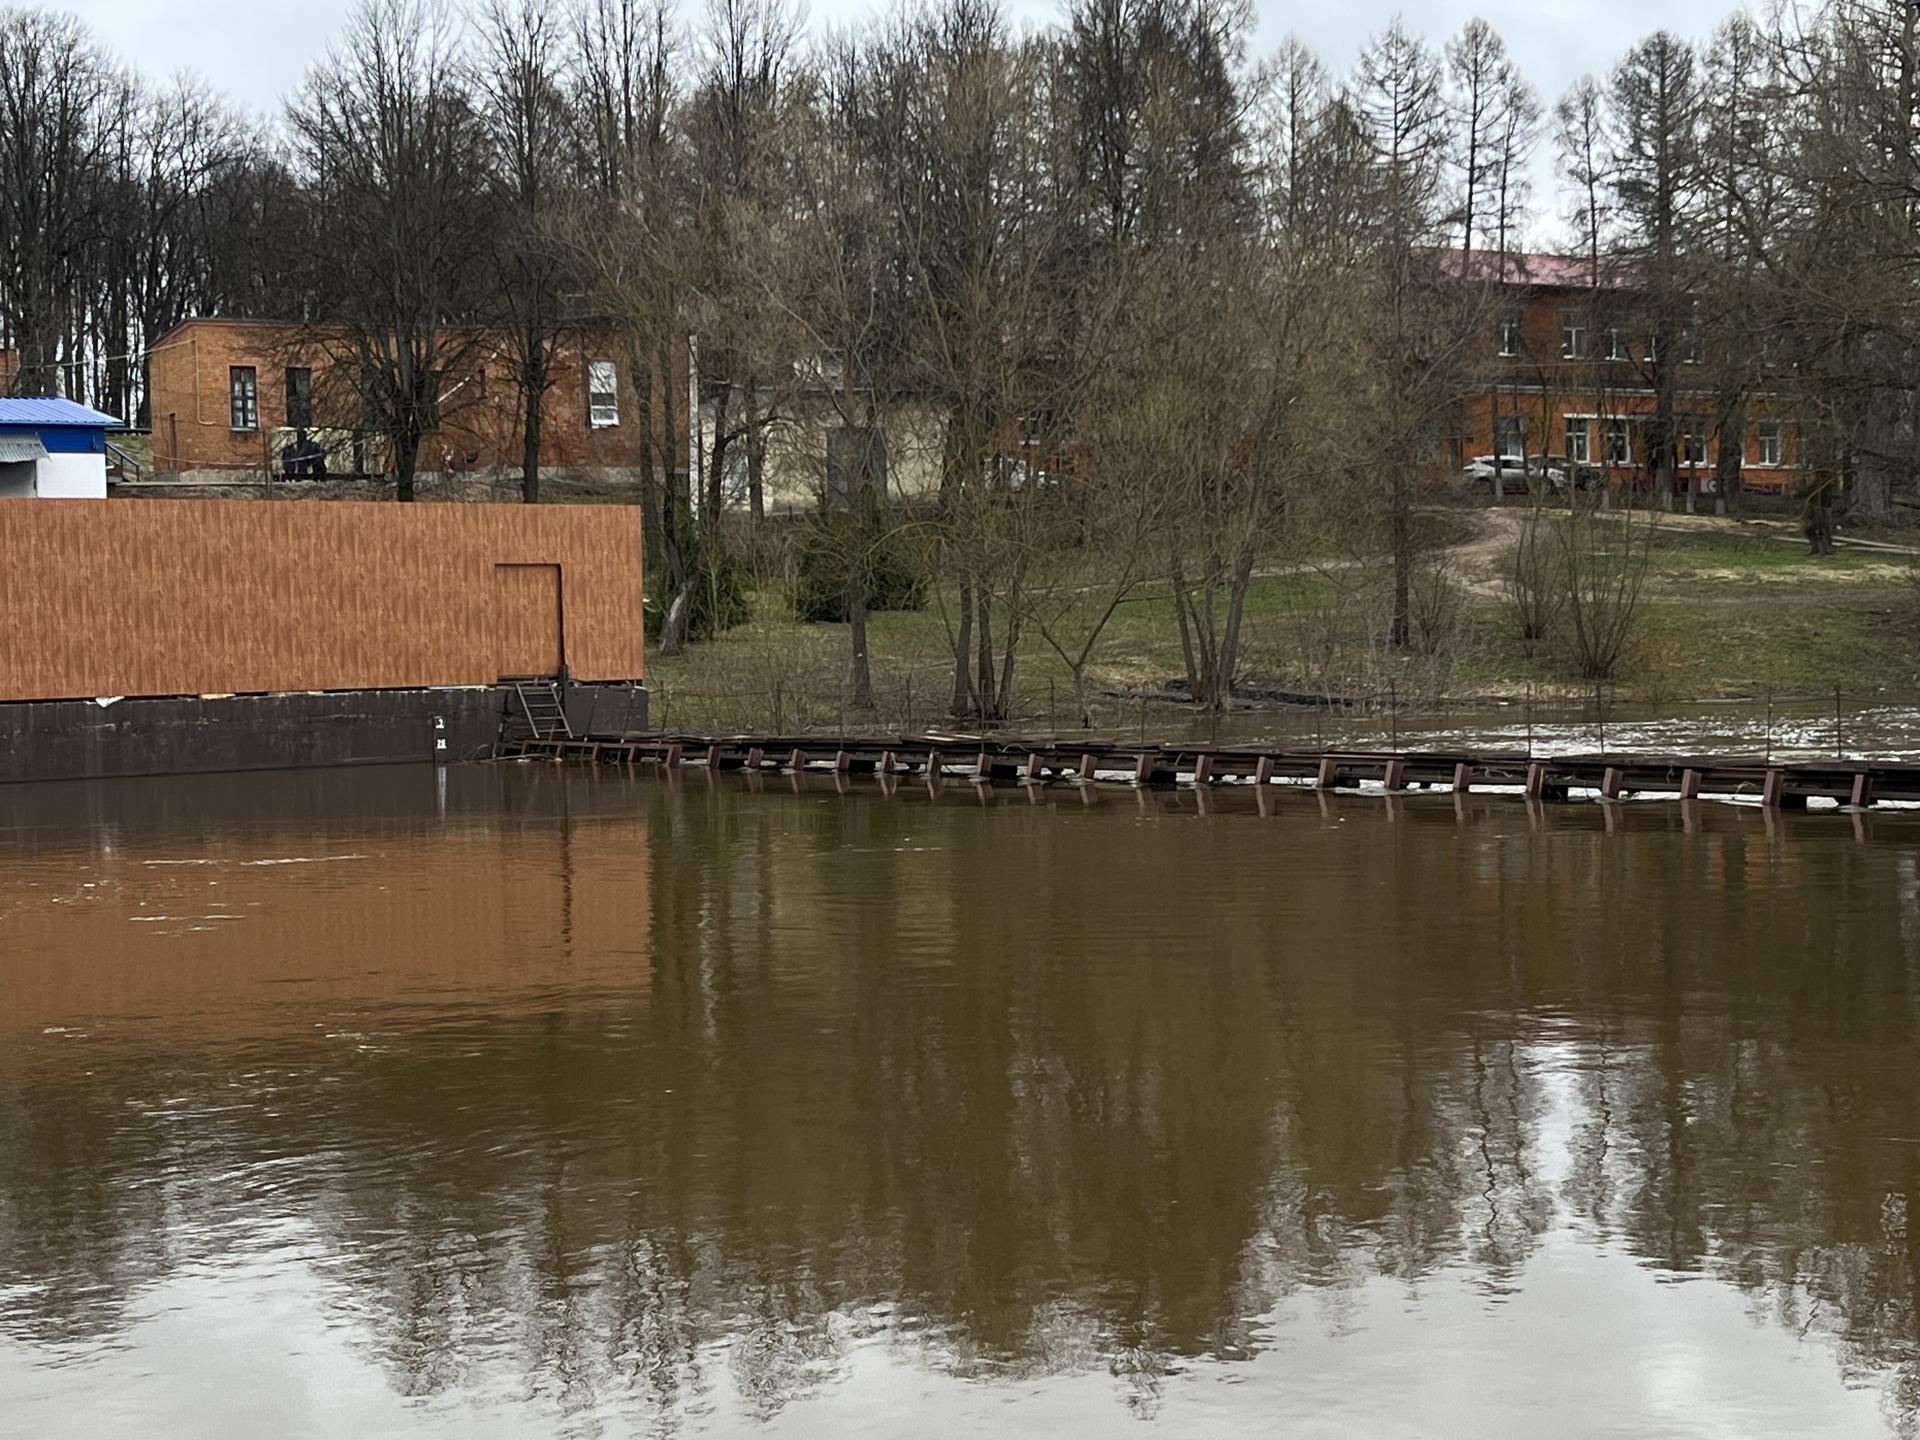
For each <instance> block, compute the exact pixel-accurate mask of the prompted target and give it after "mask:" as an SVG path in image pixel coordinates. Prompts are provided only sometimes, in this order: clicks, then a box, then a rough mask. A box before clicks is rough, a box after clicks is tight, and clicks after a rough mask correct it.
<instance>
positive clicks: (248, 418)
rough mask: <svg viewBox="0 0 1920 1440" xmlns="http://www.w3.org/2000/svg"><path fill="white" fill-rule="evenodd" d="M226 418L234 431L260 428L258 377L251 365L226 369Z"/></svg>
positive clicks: (232, 366)
mask: <svg viewBox="0 0 1920 1440" xmlns="http://www.w3.org/2000/svg"><path fill="white" fill-rule="evenodd" d="M227 417H228V420H229V422H230V424H231V426H232V428H233V429H235V430H258V429H259V428H260V376H259V372H258V371H256V370H255V369H254V367H253V366H251V365H229V366H228V367H227Z"/></svg>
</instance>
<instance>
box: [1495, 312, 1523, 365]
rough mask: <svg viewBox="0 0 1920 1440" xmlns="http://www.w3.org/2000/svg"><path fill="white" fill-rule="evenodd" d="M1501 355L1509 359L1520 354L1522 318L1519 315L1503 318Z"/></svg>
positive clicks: (1501, 321)
mask: <svg viewBox="0 0 1920 1440" xmlns="http://www.w3.org/2000/svg"><path fill="white" fill-rule="evenodd" d="M1500 353H1501V355H1502V356H1505V357H1506V358H1508V359H1511V358H1512V357H1513V356H1515V355H1518V354H1519V353H1520V317H1519V316H1518V315H1506V316H1503V317H1501V320H1500Z"/></svg>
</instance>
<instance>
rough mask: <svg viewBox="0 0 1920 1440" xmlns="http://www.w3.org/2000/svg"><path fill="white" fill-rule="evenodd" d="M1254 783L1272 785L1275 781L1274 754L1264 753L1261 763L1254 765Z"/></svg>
mask: <svg viewBox="0 0 1920 1440" xmlns="http://www.w3.org/2000/svg"><path fill="white" fill-rule="evenodd" d="M1253 783H1254V784H1256V785H1271V784H1272V783H1273V756H1271V755H1262V756H1261V757H1260V763H1259V764H1258V765H1255V766H1254V767H1253Z"/></svg>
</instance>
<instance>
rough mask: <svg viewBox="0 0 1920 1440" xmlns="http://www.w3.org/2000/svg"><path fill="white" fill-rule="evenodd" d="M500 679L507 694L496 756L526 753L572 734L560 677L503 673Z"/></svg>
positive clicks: (494, 748)
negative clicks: (558, 678)
mask: <svg viewBox="0 0 1920 1440" xmlns="http://www.w3.org/2000/svg"><path fill="white" fill-rule="evenodd" d="M500 683H501V685H502V686H504V687H506V694H505V696H504V702H503V704H502V706H501V710H500V732H499V734H498V735H497V736H496V737H495V740H494V746H493V753H494V754H495V755H496V756H500V755H524V754H528V753H530V752H535V751H540V750H545V749H549V748H553V747H555V746H556V742H559V741H562V740H571V739H572V738H573V726H572V725H571V724H570V723H569V722H568V720H567V707H566V705H565V703H564V701H563V698H562V695H561V690H560V682H559V681H558V680H556V679H555V678H553V677H552V676H550V675H502V676H501V677H500Z"/></svg>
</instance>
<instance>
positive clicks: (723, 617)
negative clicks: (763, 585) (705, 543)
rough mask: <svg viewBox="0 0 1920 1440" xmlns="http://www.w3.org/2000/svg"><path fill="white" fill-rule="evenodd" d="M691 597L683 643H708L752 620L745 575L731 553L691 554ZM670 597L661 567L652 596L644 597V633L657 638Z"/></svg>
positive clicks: (664, 573) (707, 552)
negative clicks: (692, 562) (645, 625)
mask: <svg viewBox="0 0 1920 1440" xmlns="http://www.w3.org/2000/svg"><path fill="white" fill-rule="evenodd" d="M694 564H695V566H696V567H697V568H696V570H695V572H694V586H693V594H692V596H691V598H690V599H689V600H688V605H687V639H689V640H711V639H712V638H713V637H714V636H715V635H718V634H720V633H721V632H722V631H725V630H731V629H732V628H733V627H734V626H736V625H744V624H745V623H746V622H747V621H748V620H749V619H751V618H752V616H753V605H752V602H751V601H750V600H749V599H748V597H747V578H746V571H745V569H744V568H743V567H742V566H741V564H740V562H739V560H738V559H737V558H735V556H734V555H733V553H732V551H730V550H727V549H725V548H721V547H714V548H712V549H708V550H699V551H696V552H695V554H694ZM672 603H673V594H672V592H671V590H670V589H669V587H668V584H667V576H666V570H665V568H664V567H662V568H661V569H660V570H659V571H658V572H656V574H655V576H654V583H653V587H652V593H651V594H649V595H648V596H647V605H646V613H647V633H648V634H649V635H658V634H659V633H660V627H661V625H662V624H663V623H664V622H665V620H666V615H667V609H668V607H669V606H671V605H672Z"/></svg>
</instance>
